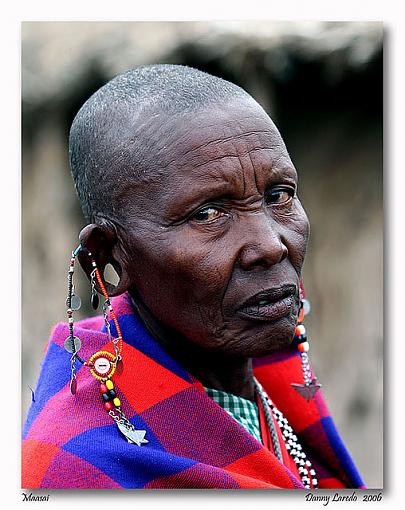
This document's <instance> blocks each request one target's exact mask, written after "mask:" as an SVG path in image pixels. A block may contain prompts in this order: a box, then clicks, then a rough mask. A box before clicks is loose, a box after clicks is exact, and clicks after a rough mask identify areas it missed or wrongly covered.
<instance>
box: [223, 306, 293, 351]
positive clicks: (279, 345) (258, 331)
mask: <svg viewBox="0 0 405 510" xmlns="http://www.w3.org/2000/svg"><path fill="white" fill-rule="evenodd" d="M296 320H297V319H296V317H295V316H294V317H292V316H289V317H283V318H281V319H278V320H276V321H274V322H271V323H259V324H257V325H255V326H254V327H250V328H249V330H244V331H243V332H242V333H241V334H240V335H238V334H236V332H234V334H233V338H232V340H230V341H229V342H227V344H226V349H224V350H226V352H228V353H229V354H233V355H235V356H243V357H246V358H262V357H264V356H268V355H269V354H272V353H273V352H276V351H280V350H283V349H286V348H287V347H289V346H290V345H291V343H292V341H293V339H294V332H295V327H296Z"/></svg>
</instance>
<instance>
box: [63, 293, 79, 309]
mask: <svg viewBox="0 0 405 510" xmlns="http://www.w3.org/2000/svg"><path fill="white" fill-rule="evenodd" d="M66 306H67V307H68V308H69V298H67V299H66ZM81 306H82V300H81V299H80V297H79V296H76V294H72V296H71V298H70V308H71V310H74V311H77V310H80V307H81Z"/></svg>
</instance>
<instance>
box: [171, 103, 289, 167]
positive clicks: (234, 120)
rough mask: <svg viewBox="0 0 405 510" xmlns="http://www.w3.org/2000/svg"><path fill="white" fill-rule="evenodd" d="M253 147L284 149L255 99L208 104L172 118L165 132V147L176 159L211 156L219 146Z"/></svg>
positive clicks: (230, 149) (215, 154)
mask: <svg viewBox="0 0 405 510" xmlns="http://www.w3.org/2000/svg"><path fill="white" fill-rule="evenodd" d="M237 146H239V147H240V150H243V148H245V149H246V150H250V151H254V150H255V148H256V146H257V148H262V147H267V148H269V149H270V148H271V149H274V150H279V151H283V150H285V145H284V142H283V140H282V138H281V135H280V133H279V131H278V129H277V128H276V126H275V124H274V123H273V121H272V120H271V118H270V117H269V116H268V115H267V113H266V112H265V111H264V110H263V109H262V108H261V107H260V106H259V105H258V103H256V101H254V100H252V101H249V100H246V101H240V100H239V101H235V102H229V103H225V104H218V105H211V106H209V107H207V108H204V109H202V110H200V111H197V112H194V113H189V114H187V115H184V116H182V117H180V118H179V119H177V120H175V121H174V122H173V124H172V125H171V126H170V129H169V130H168V132H167V138H166V140H165V149H166V152H167V154H169V155H173V156H174V155H175V156H176V157H177V160H178V162H179V163H181V161H182V160H183V159H184V160H185V161H186V162H187V164H188V163H189V162H190V159H196V161H195V162H196V163H197V164H198V163H199V159H200V158H204V157H208V158H210V157H213V158H215V157H216V156H217V155H218V154H217V153H218V152H219V148H220V147H222V148H228V149H229V152H230V153H232V152H235V150H234V151H232V148H233V149H236V148H237Z"/></svg>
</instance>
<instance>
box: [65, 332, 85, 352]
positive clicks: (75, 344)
mask: <svg viewBox="0 0 405 510" xmlns="http://www.w3.org/2000/svg"><path fill="white" fill-rule="evenodd" d="M63 345H64V347H65V349H66V350H67V352H71V353H75V352H78V351H79V350H80V347H81V345H82V343H81V341H80V338H78V337H77V336H68V337H67V338H66V340H65V343H64V344H63Z"/></svg>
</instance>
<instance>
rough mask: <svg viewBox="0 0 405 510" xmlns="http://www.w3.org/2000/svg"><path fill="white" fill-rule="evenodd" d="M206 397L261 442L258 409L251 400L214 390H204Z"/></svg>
mask: <svg viewBox="0 0 405 510" xmlns="http://www.w3.org/2000/svg"><path fill="white" fill-rule="evenodd" d="M204 389H205V392H206V393H207V395H208V396H209V397H210V398H212V400H214V402H216V403H217V404H218V405H219V406H221V407H222V409H224V410H225V411H226V412H227V413H228V414H229V415H231V416H232V418H234V419H235V420H236V421H237V422H238V423H239V424H240V425H242V427H244V428H245V429H246V430H247V431H248V432H249V433H250V434H252V436H253V437H254V438H255V439H257V440H258V441H259V443H261V442H262V439H261V434H260V422H259V409H258V407H257V405H256V404H255V403H254V402H252V401H251V400H247V399H245V398H242V397H238V396H236V395H233V394H232V393H227V392H225V391H219V390H215V389H213V388H204Z"/></svg>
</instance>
